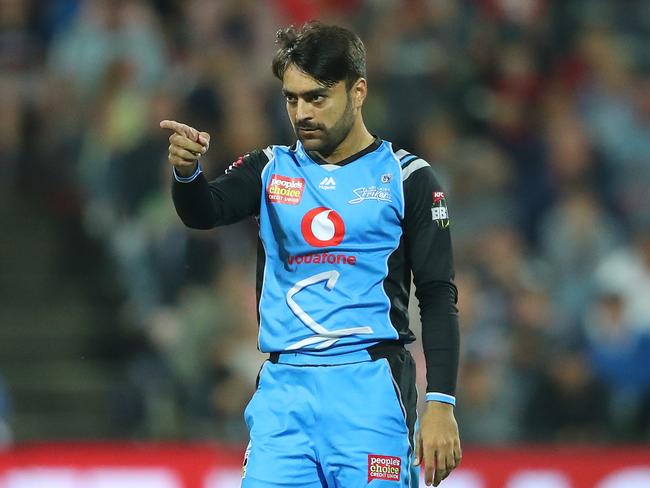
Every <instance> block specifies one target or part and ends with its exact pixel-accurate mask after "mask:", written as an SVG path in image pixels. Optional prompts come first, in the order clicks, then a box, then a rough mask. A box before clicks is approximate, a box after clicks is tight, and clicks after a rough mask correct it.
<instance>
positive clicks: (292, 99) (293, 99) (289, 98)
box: [287, 97, 297, 105]
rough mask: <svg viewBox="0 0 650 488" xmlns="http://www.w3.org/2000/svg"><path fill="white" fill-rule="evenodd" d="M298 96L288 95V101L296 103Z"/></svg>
mask: <svg viewBox="0 0 650 488" xmlns="http://www.w3.org/2000/svg"><path fill="white" fill-rule="evenodd" d="M296 101H297V98H296V97H287V103H290V104H292V105H293V104H294V103H296Z"/></svg>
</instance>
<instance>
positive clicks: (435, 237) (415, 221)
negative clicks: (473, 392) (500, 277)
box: [404, 165, 459, 396]
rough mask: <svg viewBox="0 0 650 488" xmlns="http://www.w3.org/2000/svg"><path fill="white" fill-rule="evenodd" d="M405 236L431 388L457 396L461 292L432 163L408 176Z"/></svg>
mask: <svg viewBox="0 0 650 488" xmlns="http://www.w3.org/2000/svg"><path fill="white" fill-rule="evenodd" d="M404 198H405V216H404V226H405V238H406V245H407V256H408V260H409V262H410V265H411V269H412V271H413V282H414V284H415V295H416V297H417V298H418V300H419V302H420V316H421V319H422V345H423V348H424V355H425V359H426V365H427V393H434V392H435V393H443V394H445V395H452V396H454V395H455V391H456V376H457V374H458V353H459V352H458V351H459V332H458V309H457V308H456V303H457V299H458V291H457V289H456V285H455V284H454V281H453V280H454V266H453V255H452V248H451V236H450V233H449V216H448V213H447V212H448V210H447V203H446V199H445V195H444V192H443V190H442V188H441V186H440V183H438V180H437V179H436V177H435V174H434V172H433V169H432V168H431V167H430V166H429V165H427V166H425V167H422V168H420V169H417V170H416V171H414V172H413V173H412V174H410V175H409V177H408V178H407V179H406V180H405V181H404Z"/></svg>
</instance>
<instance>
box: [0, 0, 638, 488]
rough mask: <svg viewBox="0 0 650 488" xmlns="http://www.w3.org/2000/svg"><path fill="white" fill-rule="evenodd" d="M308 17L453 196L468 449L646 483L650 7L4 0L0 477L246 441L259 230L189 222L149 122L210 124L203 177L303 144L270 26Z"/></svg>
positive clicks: (380, 127)
mask: <svg viewBox="0 0 650 488" xmlns="http://www.w3.org/2000/svg"><path fill="white" fill-rule="evenodd" d="M311 18H320V19H323V20H326V21H332V22H338V23H342V24H344V25H348V26H351V27H353V28H354V29H355V30H356V31H357V32H359V34H360V35H361V36H362V38H363V39H364V41H365V43H366V46H367V48H368V68H369V87H370V96H369V99H368V101H367V103H366V107H365V119H366V122H367V124H368V126H369V127H370V128H371V130H372V131H373V133H376V134H378V135H380V136H383V137H386V138H387V139H389V140H392V141H394V142H395V143H396V144H398V145H399V146H401V147H405V148H408V149H410V150H412V151H413V152H415V153H418V154H419V155H421V156H422V157H424V158H426V159H427V160H428V161H429V162H430V163H431V164H432V165H433V166H434V168H435V169H436V171H437V172H438V174H439V175H440V177H441V179H442V180H443V181H444V183H445V186H446V188H447V190H448V193H449V195H450V198H449V205H450V212H451V215H452V229H453V237H454V248H455V255H456V263H457V282H458V286H459V289H460V303H459V307H460V311H461V316H460V324H461V329H462V363H461V371H460V378H459V389H458V407H457V409H456V412H457V417H458V420H459V423H460V426H461V436H462V439H463V442H464V445H465V446H467V448H468V450H467V452H468V453H470V454H471V453H475V457H474V459H475V460H476V459H485V460H487V461H486V463H487V464H493V463H494V462H496V461H497V460H499V459H502V458H503V457H510V456H515V457H516V456H517V455H519V454H520V453H521V452H526V451H527V450H529V451H530V452H531V453H537V452H541V453H542V454H540V456H542V458H543V456H544V455H548V454H549V453H551V452H554V451H552V450H553V449H567V448H566V446H576V445H579V446H585V445H588V446H601V447H600V449H601V451H598V453H599V454H598V455H597V456H596V457H595V458H594V459H610V460H611V459H612V458H614V457H615V454H616V453H618V454H617V455H619V456H621V459H623V460H625V459H636V458H635V456H637V457H638V458H639V459H640V461H639V463H640V466H642V467H643V466H645V468H644V469H645V470H646V471H643V469H641V468H639V469H641V471H639V472H641V473H642V475H643V473H645V476H650V474H648V471H650V467H649V466H648V464H649V463H648V462H647V460H648V459H650V451H648V445H649V441H650V191H649V190H650V49H649V47H650V1H648V0H626V1H615V0H566V1H563V0H475V1H470V0H466V1H454V0H410V1H407V0H403V1H398V0H313V1H307V0H304V1H302V0H277V1H271V0H268V1H253V0H237V1H233V0H220V1H209V0H187V1H180V0H178V1H174V0H150V1H137V0H116V1H107V0H83V1H80V0H49V1H46V0H44V1H37V0H31V1H30V0H2V1H0V106H1V107H2V109H1V110H0V217H1V219H2V237H1V238H0V290H1V296H2V298H1V307H0V443H2V444H3V445H5V446H6V447H7V451H6V452H5V453H4V454H0V486H3V488H4V487H5V485H3V484H2V480H4V482H5V483H6V486H7V488H14V487H23V486H24V487H27V486H50V481H47V482H45V481H44V480H50V479H54V478H48V477H47V476H49V475H47V473H46V475H44V476H46V478H34V479H38V480H40V481H38V482H35V483H37V484H36V485H29V482H28V481H24V480H25V479H27V478H24V477H23V478H20V476H19V477H18V478H20V479H23V482H24V483H26V484H23V485H21V484H20V482H17V481H15V479H16V477H15V476H14V478H11V479H12V480H14V481H12V482H10V481H8V480H9V479H10V477H9V475H6V476H7V477H6V479H5V478H2V476H3V473H5V474H6V473H8V471H7V470H10V469H15V467H16V466H17V465H19V466H23V467H25V466H28V467H29V466H32V467H33V466H40V464H38V463H36V461H34V459H41V461H39V462H40V463H41V464H43V465H49V464H52V463H54V464H60V463H61V462H62V461H61V458H60V456H58V455H57V454H56V453H61V452H68V451H65V449H64V450H61V449H63V448H62V447H61V444H49V443H51V442H60V441H66V444H65V445H66V446H68V447H69V448H70V449H71V450H72V451H74V449H75V448H74V446H75V444H69V443H68V442H69V441H77V442H87V441H93V444H92V445H93V446H94V449H99V450H100V451H101V450H102V447H101V446H109V447H106V449H107V451H106V452H107V453H108V454H107V455H109V456H114V455H115V454H116V453H122V454H124V455H125V456H127V453H128V452H130V451H128V449H127V447H126V445H125V444H116V442H131V441H146V442H147V443H149V442H162V443H163V446H167V445H168V444H166V443H167V442H174V444H173V445H174V446H178V448H177V451H174V452H175V453H176V454H174V455H172V456H171V458H176V460H177V461H178V459H181V458H182V454H181V453H182V452H183V451H184V450H185V449H188V450H189V449H193V448H195V449H201V447H197V444H196V443H197V442H199V443H201V444H198V446H203V445H204V444H202V443H203V442H209V443H212V442H218V443H219V444H218V446H221V448H223V449H224V450H225V451H220V450H219V449H221V448H214V449H217V452H218V453H219V455H218V456H217V457H219V456H221V457H223V456H225V458H227V459H231V458H232V457H233V454H232V452H233V450H234V452H235V453H236V456H234V457H238V456H239V452H240V450H241V449H242V446H243V445H244V443H245V440H246V432H245V426H244V425H243V422H242V415H241V412H242V410H243V408H244V406H245V404H246V402H247V401H248V399H249V397H250V395H251V393H252V390H253V387H254V379H255V375H256V373H257V369H258V367H259V365H260V363H261V361H262V360H263V356H262V355H260V354H259V353H258V352H257V351H256V349H255V345H256V336H257V331H256V323H255V303H254V275H253V273H254V269H253V266H254V248H255V238H256V227H255V224H254V222H252V221H251V222H246V223H242V224H238V225H235V226H232V227H229V228H225V229H221V230H218V231H212V232H195V231H190V230H187V229H185V228H183V226H182V225H181V223H180V222H179V220H178V218H177V217H176V215H175V213H174V211H173V207H172V204H171V199H170V195H169V193H170V192H169V186H170V169H169V166H168V163H167V162H166V150H167V144H168V143H167V136H168V134H165V133H164V132H162V131H160V129H159V128H158V121H159V120H161V119H163V118H175V119H177V120H181V121H185V122H187V123H189V124H191V125H193V126H195V127H198V128H200V129H202V130H206V131H208V132H210V133H211V134H212V141H213V142H212V145H211V148H210V152H209V154H208V155H207V157H206V159H205V161H204V163H203V164H204V168H205V171H206V173H207V174H208V175H209V176H211V177H214V176H216V175H218V174H219V173H221V172H222V171H223V170H224V169H225V167H227V166H228V165H229V164H230V163H231V162H232V161H234V160H235V159H236V158H237V157H238V156H240V155H241V154H244V153H246V152H248V151H250V150H252V149H255V148H260V147H264V146H266V145H268V144H270V143H286V142H290V141H291V131H290V126H289V124H288V122H287V120H286V114H285V111H284V110H285V109H284V103H283V99H282V96H281V93H280V91H279V85H278V82H277V80H275V79H274V78H273V77H272V75H271V72H270V58H271V56H272V53H273V52H274V45H273V40H274V33H275V31H276V30H277V28H279V27H281V26H284V25H287V24H291V23H293V24H300V23H302V22H303V21H305V20H308V19H311ZM413 317H414V321H415V318H416V317H417V307H416V306H415V305H414V306H413ZM415 327H416V328H417V324H415ZM413 352H414V354H415V356H416V358H417V360H418V363H419V364H420V365H422V364H423V363H422V357H421V353H420V352H419V348H418V345H417V344H416V345H415V347H414V348H413ZM420 372H423V368H422V367H421V368H420ZM422 379H423V378H422V377H421V378H420V389H421V391H422V388H423V382H422ZM106 441H111V444H103V443H104V442H106ZM33 442H36V443H37V444H27V445H28V446H32V447H31V448H33V449H36V451H37V452H33V451H30V450H29V449H28V450H27V451H21V449H24V448H25V447H24V446H25V445H26V444H25V443H33ZM178 442H184V443H192V444H191V445H190V444H182V445H179V444H178ZM42 443H45V444H42ZM85 445H86V444H81V446H82V448H81V450H82V451H84V452H86V451H85V448H83V446H85ZM209 445H210V446H212V444H209ZM34 446H35V447H34ZM70 446H72V447H70ZM111 446H112V447H111ZM183 446H186V447H183ZM192 446H193V447H192ZM621 446H625V449H629V451H622V452H621V451H616V449H619V448H621ZM497 447H498V448H499V449H501V448H503V447H509V448H510V449H511V450H505V451H500V450H498V449H497ZM31 448H30V449H31ZM158 448H162V447H160V446H158ZM88 449H90V448H88ZM152 449H153V448H152ZM207 449H212V448H207ZM472 449H474V450H472ZM538 449H540V450H541V451H538ZM568 449H569V451H558V452H569V453H572V452H573V451H571V449H573V448H568ZM577 449H578V450H579V449H580V448H577ZM102 452H103V451H102ZM138 452H140V451H138ZM68 454H70V453H68ZM86 454H88V452H86ZM574 454H576V453H574ZM582 454H584V453H582ZM592 454H593V453H592ZM70 455H71V456H72V458H70V459H77V458H75V456H76V455H74V454H70ZM88 455H89V456H90V457H91V458H92V456H91V455H90V454H88ZM98 455H99V454H98ZM584 455H587V454H584ZM32 456H33V457H32ZM61 456H63V454H61ZM229 456H230V457H229ZM531 456H532V454H531ZM568 456H569V459H571V458H570V455H568ZM576 456H578V457H579V456H580V453H579V452H578V453H577V454H576ZM465 457H466V460H465V461H464V465H466V464H467V465H469V466H470V467H471V466H472V456H471V455H469V454H466V456H465ZM562 457H564V456H562ZM127 458H128V456H127ZM225 458H224V459H225ZM551 458H552V456H551V457H549V459H551ZM30 459H31V460H32V461H30ZM64 459H67V458H64ZM129 459H130V458H129ZM576 459H577V458H576ZM590 459H591V458H590ZM594 459H592V462H595V463H596V464H597V461H594ZM643 459H645V460H646V461H645V462H643ZM21 460H22V461H21ZM48 460H49V461H48ZM488 461H489V462H488ZM71 462H72V461H70V460H68V463H71ZM75 462H76V461H75ZM79 462H81V461H79ZM98 462H99V461H98ZM133 462H134V463H136V464H137V462H135V461H133ZM178 462H180V461H178ZM233 462H234V466H235V468H236V464H237V462H238V461H233ZM477 462H478V461H477ZM549 462H551V461H549ZM34 463H36V464H34ZM48 463H49V464H48ZM63 464H65V462H64V463H63ZM100 464H101V463H100ZM145 464H146V463H145ZM154 464H155V463H154ZM231 464H232V463H231ZM524 464H525V463H524ZM551 464H552V463H551ZM91 465H92V463H91ZM594 465H595V464H593V463H592V465H589V466H590V468H589V469H593V467H594ZM623 465H625V463H623ZM84 466H86V465H84ZM495 466H498V464H497V465H495ZM540 466H541V467H542V468H543V467H544V466H545V465H544V464H543V463H542V464H541V465H540ZM540 466H537V468H540ZM230 467H231V468H232V466H230ZM537 468H535V469H537ZM637 468H638V466H637ZM80 469H81V468H80ZM83 469H89V468H88V466H86V467H85V468H83ZM540 469H541V468H540ZM635 469H636V468H635ZM39 472H40V471H39ZM84 472H85V471H84ZM469 472H470V471H468V470H465V474H466V475H467V473H469ZM23 474H24V473H23ZM637 474H638V473H637ZM52 476H55V475H54V474H52ZM56 476H58V475H56ZM111 476H113V475H111ZM116 476H117V475H116ZM540 476H541V477H538V478H535V480H537V481H534V482H539V483H542V484H538V485H534V486H549V487H551V486H570V485H562V484H561V483H562V480H559V481H558V479H556V478H552V477H551V478H548V477H547V478H544V477H543V476H542V475H540ZM28 478H29V477H28ZM118 478H119V477H118ZM57 479H58V478H57ZM66 479H67V478H66ZM75 479H76V478H75ZM120 479H121V482H120V483H121V484H120V485H119V486H121V487H123V486H130V485H128V482H126V481H125V480H126V478H120ZM142 479H144V478H142ZM459 480H460V475H459V478H458V480H457V481H456V482H457V483H460V481H459ZM540 480H541V481H540ZM646 481H647V478H646ZM77 482H78V483H82V482H80V481H74V483H77ZM467 482H468V483H470V484H468V485H463V486H482V485H480V484H477V483H479V482H478V481H476V480H474V481H472V480H470V481H467ZM11 483H14V484H11ZM15 483H18V484H15ZM38 483H41V484H38ZM43 483H44V484H43ZM65 483H66V482H64V481H61V483H60V484H59V485H56V486H62V487H63V486H66V487H67V486H75V487H76V486H88V487H94V486H95V485H93V484H92V483H91V482H89V481H88V480H86V482H85V484H83V483H82V484H80V485H73V484H65ZM70 483H73V481H70ZM98 483H99V482H98ZM124 483H126V484H124ZM161 483H163V484H158V485H155V484H154V485H151V486H161V487H167V486H175V485H171V484H170V485H165V484H164V482H161ZM189 483H190V484H191V483H192V482H189ZM196 483H197V484H196V486H197V487H198V486H199V482H198V481H197V482H196ZM472 483H474V484H472ZM543 483H546V484H543ZM553 483H556V484H553ZM557 483H560V484H557ZM574 483H577V484H575V486H593V485H589V484H588V483H587V482H586V481H585V482H584V483H587V484H580V482H575V481H574ZM51 486H54V485H51ZM96 486H100V484H97V485H96ZM101 486H113V485H108V484H107V485H101ZM138 486H145V485H143V484H140V485H138ZM192 486H194V485H192ZM206 486H207V485H206ZM211 486H214V487H217V486H221V485H219V483H218V482H214V483H213V485H211ZM223 486H225V485H223ZM458 486H460V485H458ZM494 486H497V485H496V484H495V485H494ZM513 486H514V485H513ZM522 486H523V485H522ZM531 486H532V485H531ZM611 486H619V485H611ZM620 486H623V485H620ZM636 486H641V485H636Z"/></svg>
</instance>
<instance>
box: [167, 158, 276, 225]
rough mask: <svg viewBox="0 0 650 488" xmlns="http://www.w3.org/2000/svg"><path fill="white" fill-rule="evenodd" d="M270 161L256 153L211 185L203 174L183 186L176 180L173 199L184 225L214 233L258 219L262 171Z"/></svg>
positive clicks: (242, 160)
mask: <svg viewBox="0 0 650 488" xmlns="http://www.w3.org/2000/svg"><path fill="white" fill-rule="evenodd" d="M268 161H269V158H268V156H267V155H266V154H265V153H264V152H263V151H253V152H252V153H250V154H247V155H246V156H243V157H242V158H239V160H237V161H236V162H235V163H233V164H232V165H230V167H229V168H228V169H227V170H226V172H225V173H224V174H223V175H221V176H219V177H217V178H216V179H214V180H213V181H211V182H209V183H208V181H207V180H206V178H205V176H204V175H203V173H200V174H199V175H198V176H197V177H196V178H195V179H194V180H192V181H191V182H188V183H182V182H180V181H178V180H177V179H176V178H174V182H173V184H172V198H173V200H174V206H175V207H176V213H178V216H179V217H180V218H181V220H182V221H183V223H184V224H185V225H186V226H188V227H192V228H194V229H211V228H212V227H217V226H219V225H227V224H232V223H235V222H237V221H239V220H242V219H243V218H245V217H250V216H254V215H258V214H259V211H260V204H261V200H260V199H261V195H262V169H263V168H264V166H265V165H266V163H268Z"/></svg>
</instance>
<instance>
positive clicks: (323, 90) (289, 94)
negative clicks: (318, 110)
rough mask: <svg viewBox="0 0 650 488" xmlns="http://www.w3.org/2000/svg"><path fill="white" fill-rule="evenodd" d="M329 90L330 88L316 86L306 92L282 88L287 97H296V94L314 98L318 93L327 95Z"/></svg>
mask: <svg viewBox="0 0 650 488" xmlns="http://www.w3.org/2000/svg"><path fill="white" fill-rule="evenodd" d="M328 91H329V89H328V88H314V89H313V90H307V91H304V92H300V93H294V92H292V91H289V90H286V89H284V88H283V89H282V93H283V94H284V96H285V97H295V96H300V97H301V98H313V97H316V96H318V95H325V94H327V92H328Z"/></svg>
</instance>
